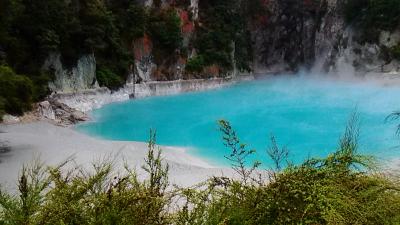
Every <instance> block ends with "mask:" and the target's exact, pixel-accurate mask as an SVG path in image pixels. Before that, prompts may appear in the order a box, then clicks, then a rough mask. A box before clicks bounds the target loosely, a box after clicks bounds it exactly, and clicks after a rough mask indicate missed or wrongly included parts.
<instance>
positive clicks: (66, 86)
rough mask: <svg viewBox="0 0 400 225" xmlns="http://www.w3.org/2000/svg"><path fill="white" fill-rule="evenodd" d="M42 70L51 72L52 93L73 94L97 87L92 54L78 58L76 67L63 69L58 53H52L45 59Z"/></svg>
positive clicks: (94, 60) (50, 84)
mask: <svg viewBox="0 0 400 225" xmlns="http://www.w3.org/2000/svg"><path fill="white" fill-rule="evenodd" d="M43 69H45V70H48V71H50V72H53V73H54V75H55V80H54V81H53V82H51V83H49V87H50V89H51V90H52V91H54V92H74V91H78V90H85V89H91V88H96V87H98V84H97V82H96V59H95V57H94V55H93V54H89V55H84V56H82V57H80V58H79V60H78V61H77V64H76V66H74V67H72V68H65V67H64V66H63V64H62V62H61V55H60V54H59V53H52V54H50V55H49V57H48V58H47V59H46V61H45V63H44V65H43Z"/></svg>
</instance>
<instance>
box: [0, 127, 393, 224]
mask: <svg viewBox="0 0 400 225" xmlns="http://www.w3.org/2000/svg"><path fill="white" fill-rule="evenodd" d="M354 124H355V123H351V124H350V125H349V126H348V128H347V129H346V132H345V134H344V135H343V137H342V138H341V140H340V144H339V148H338V150H337V151H336V152H335V153H333V154H331V155H329V156H328V157H326V158H324V159H309V160H307V161H306V162H304V163H303V164H301V165H293V164H291V163H290V162H289V161H288V159H287V156H288V154H287V153H288V152H287V150H286V149H284V148H279V147H278V146H277V145H276V142H275V139H274V138H272V144H271V147H270V148H269V150H268V154H269V155H270V156H271V158H272V159H273V161H274V164H275V167H276V168H275V169H274V170H269V171H268V172H266V173H264V175H265V174H267V175H268V176H267V177H266V178H264V177H265V176H262V175H259V173H260V172H261V170H259V169H257V168H258V166H259V165H260V164H259V163H257V162H255V163H254V164H253V166H250V167H249V166H245V165H248V164H247V162H246V160H247V159H248V156H250V155H252V154H253V153H254V151H253V150H249V149H247V147H246V145H244V144H242V143H241V142H240V140H239V138H238V137H237V136H236V133H235V131H234V130H233V128H232V127H231V126H230V124H229V123H228V122H225V121H220V126H221V131H222V133H223V140H224V143H225V145H226V146H227V147H229V148H230V149H231V154H230V155H228V156H226V158H227V159H228V160H229V161H230V162H231V164H232V168H233V169H234V170H235V171H236V172H237V173H238V174H239V175H240V176H239V177H240V179H231V178H226V177H213V178H210V179H209V180H208V181H206V182H204V183H203V184H199V185H198V186H197V187H195V188H178V187H175V188H172V187H171V186H169V185H168V166H164V165H163V163H162V162H161V154H160V150H158V149H156V147H155V135H154V134H151V138H150V142H149V152H148V156H147V158H146V160H145V162H146V163H145V166H144V167H143V168H144V170H145V171H146V172H147V174H148V176H147V179H146V180H144V181H142V180H139V179H138V178H137V176H136V174H135V172H134V171H132V170H129V169H127V170H126V171H127V172H126V174H125V175H121V176H115V175H113V174H114V173H113V172H112V167H111V166H110V165H109V164H103V165H98V166H95V167H94V172H92V173H89V172H84V171H82V170H72V171H70V170H69V172H66V171H65V169H62V168H64V165H61V166H59V167H57V168H49V169H43V166H41V165H39V166H34V167H33V168H32V169H29V170H27V169H24V170H23V171H22V175H21V178H20V180H19V186H18V187H19V194H18V195H10V194H7V193H5V192H1V194H0V224H399V223H400V185H399V184H398V183H397V181H396V180H395V178H393V177H390V178H389V177H387V176H385V175H383V174H380V173H378V172H375V171H376V170H375V167H374V161H373V159H372V158H370V157H366V156H363V155H359V154H358V153H357V134H358V131H357V127H356V126H355V125H354ZM282 168H284V169H282ZM168 187H170V188H168Z"/></svg>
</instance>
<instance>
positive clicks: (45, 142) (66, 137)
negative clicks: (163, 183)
mask: <svg viewBox="0 0 400 225" xmlns="http://www.w3.org/2000/svg"><path fill="white" fill-rule="evenodd" d="M1 142H3V143H6V144H7V145H8V146H10V151H8V152H3V153H0V185H1V187H2V188H3V189H7V190H11V191H14V190H16V189H15V188H16V183H17V180H18V175H19V173H20V171H21V169H22V167H23V165H29V164H32V162H33V161H34V160H35V159H39V160H40V161H41V162H43V163H44V164H45V165H46V166H56V165H58V164H59V163H62V162H64V161H65V160H67V159H68V158H71V157H72V158H73V159H74V165H75V163H76V164H77V165H79V166H82V167H83V168H90V166H91V164H92V163H96V162H100V161H103V160H104V159H108V160H112V161H113V162H114V165H115V168H116V170H117V171H118V170H122V169H123V164H124V162H127V163H128V165H129V167H131V168H136V169H137V172H138V174H139V177H140V176H142V177H143V176H144V171H143V170H141V169H140V167H141V165H143V163H144V158H145V156H146V154H147V144H146V143H140V142H123V141H107V140H101V139H97V138H93V137H89V136H87V135H85V134H82V133H79V132H77V131H75V130H73V129H72V128H64V127H58V126H55V125H52V124H50V123H47V122H33V123H25V124H24V123H20V124H14V125H0V143H1ZM161 149H162V150H163V158H164V159H165V162H167V163H168V164H169V166H170V172H169V178H170V179H169V180H170V182H171V184H176V185H179V186H184V187H188V186H192V185H196V184H198V183H200V182H203V181H205V180H206V179H207V178H209V177H212V176H214V175H215V176H229V177H232V176H234V173H233V171H232V170H231V169H228V168H216V167H213V166H212V165H210V164H209V163H208V162H207V161H205V160H203V159H200V158H196V157H194V156H191V155H189V154H188V153H187V151H186V150H185V149H184V148H177V147H161Z"/></svg>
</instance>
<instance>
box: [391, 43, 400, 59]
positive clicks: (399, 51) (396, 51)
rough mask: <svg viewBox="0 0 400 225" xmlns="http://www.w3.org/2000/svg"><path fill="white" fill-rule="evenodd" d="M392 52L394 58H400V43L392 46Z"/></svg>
mask: <svg viewBox="0 0 400 225" xmlns="http://www.w3.org/2000/svg"><path fill="white" fill-rule="evenodd" d="M390 53H391V54H392V56H393V58H395V59H397V60H400V44H398V45H396V46H394V47H392V48H391V49H390Z"/></svg>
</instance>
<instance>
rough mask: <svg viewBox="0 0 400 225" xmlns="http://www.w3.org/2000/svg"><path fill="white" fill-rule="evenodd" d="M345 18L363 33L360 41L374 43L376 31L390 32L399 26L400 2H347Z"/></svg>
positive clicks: (399, 0) (366, 0) (362, 0)
mask: <svg viewBox="0 0 400 225" xmlns="http://www.w3.org/2000/svg"><path fill="white" fill-rule="evenodd" d="M345 16H346V20H347V21H348V22H349V23H353V25H354V26H355V27H358V28H360V29H361V30H362V31H363V34H362V36H363V40H362V41H367V42H374V41H376V40H377V39H378V38H379V36H378V35H379V32H377V31H378V30H389V31H392V30H394V29H395V28H397V27H398V26H399V25H400V0H349V1H347V3H346V5H345Z"/></svg>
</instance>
